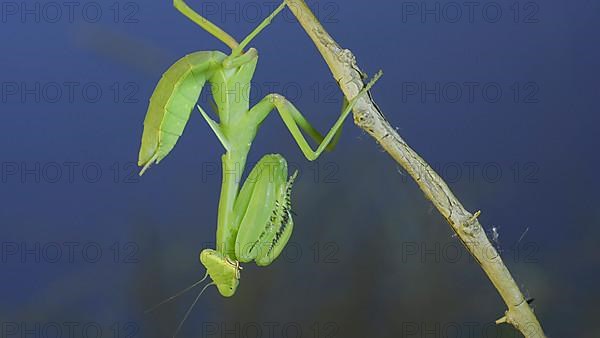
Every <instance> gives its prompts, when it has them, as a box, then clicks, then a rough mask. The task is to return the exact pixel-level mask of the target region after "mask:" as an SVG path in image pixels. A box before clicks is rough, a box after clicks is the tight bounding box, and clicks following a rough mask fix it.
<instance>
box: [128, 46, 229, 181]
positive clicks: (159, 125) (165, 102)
mask: <svg viewBox="0 0 600 338" xmlns="http://www.w3.org/2000/svg"><path fill="white" fill-rule="evenodd" d="M225 57H226V55H225V54H223V53H221V52H218V51H212V52H206V51H203V52H195V53H192V54H189V55H186V56H185V57H183V58H181V59H180V60H178V61H177V62H175V64H173V65H172V66H171V67H170V68H169V69H168V70H167V71H166V72H165V73H164V74H163V76H162V78H161V79H160V81H159V82H158V85H157V86H156V89H155V90H154V93H153V94H152V97H151V98H150V105H149V107H148V112H147V113H146V118H145V119H144V132H143V134H142V146H141V148H140V153H139V159H138V165H139V166H144V168H143V169H142V172H141V173H142V174H143V173H144V171H146V169H148V167H149V166H150V165H151V164H152V163H154V162H156V163H159V162H160V161H161V160H162V159H163V158H164V157H165V156H167V154H169V152H170V151H171V150H172V149H173V147H174V146H175V144H176V143H177V140H178V139H179V136H181V134H182V133H183V129H184V128H185V125H186V123H187V121H188V120H189V118H190V114H191V112H192V109H193V108H194V106H195V104H196V102H197V101H198V98H199V97H200V92H201V91H202V87H204V84H205V82H206V80H208V79H210V76H211V74H212V72H213V69H214V68H215V65H220V64H221V62H222V61H223V59H225Z"/></svg>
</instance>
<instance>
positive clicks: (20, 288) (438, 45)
mask: <svg viewBox="0 0 600 338" xmlns="http://www.w3.org/2000/svg"><path fill="white" fill-rule="evenodd" d="M192 3H193V6H194V7H195V8H197V9H198V10H201V9H204V11H205V12H208V13H207V16H208V17H209V18H210V19H211V20H213V21H214V22H215V23H216V24H218V25H219V26H221V27H223V29H224V30H226V31H227V32H229V33H230V34H232V35H233V36H235V37H237V38H238V39H240V40H241V38H242V37H243V36H244V35H245V34H247V33H248V32H249V31H250V30H251V29H252V28H253V27H254V26H255V25H256V24H257V23H258V22H259V21H260V19H262V18H263V17H264V16H266V15H268V13H269V12H270V10H271V9H272V8H273V6H274V5H276V4H275V3H274V2H251V1H216V2H208V1H205V2H203V3H201V2H199V1H193V2H192ZM475 3H476V4H477V6H476V7H475V8H474V11H473V12H472V13H473V14H472V15H471V16H470V15H469V12H468V7H466V6H465V5H464V3H462V2H446V1H439V2H436V1H425V2H408V1H407V2H403V1H391V0H378V1H370V2H368V1H358V0H347V1H344V2H341V1H339V2H335V1H319V2H309V4H310V5H311V7H312V8H313V9H314V10H315V11H317V15H318V17H319V18H320V19H321V20H322V22H323V24H324V25H325V27H326V28H327V29H328V31H329V32H330V34H331V35H332V36H333V37H334V38H335V39H336V40H337V41H338V42H339V43H340V44H341V45H342V46H344V47H347V48H350V49H352V50H353V52H354V53H355V54H356V55H357V58H358V63H359V65H360V66H361V67H362V68H363V70H364V71H366V72H368V73H369V74H373V73H374V72H375V71H377V70H378V69H383V70H384V72H385V75H384V77H383V78H382V79H381V80H380V81H379V82H378V83H377V85H376V87H375V88H374V89H373V95H374V98H375V100H376V101H377V103H378V104H379V106H380V107H381V109H382V110H383V112H384V113H385V114H386V117H387V118H388V120H389V121H390V123H391V124H392V125H394V126H396V127H397V128H398V131H399V133H400V134H401V135H402V136H403V137H405V138H406V139H407V141H408V142H409V144H411V145H412V146H413V147H414V148H415V149H416V150H417V151H418V152H419V153H420V154H421V155H422V156H423V157H424V158H425V159H426V160H427V161H429V162H430V163H431V164H432V165H433V166H434V168H436V169H437V170H438V172H440V173H441V174H442V176H444V177H446V178H447V179H448V181H449V184H450V186H451V188H452V189H453V191H454V192H455V194H456V195H457V196H458V197H459V199H461V201H462V202H463V204H464V205H465V207H466V208H467V209H469V210H471V211H476V210H482V212H483V213H482V215H481V217H480V220H481V222H482V224H484V225H485V226H486V231H488V232H489V233H490V236H493V234H494V230H493V229H492V228H493V227H496V232H497V233H498V234H499V237H498V238H497V241H496V242H495V244H496V245H497V247H498V248H499V249H500V250H501V252H502V255H503V257H504V259H505V262H506V263H507V265H508V266H509V268H510V269H511V271H512V272H513V274H514V277H515V279H516V280H517V283H518V284H519V285H520V286H521V287H522V290H523V291H524V292H525V293H526V295H527V296H529V297H533V298H535V302H534V303H533V305H534V308H535V311H536V314H537V315H538V318H539V319H540V321H541V323H542V325H543V326H544V328H545V330H546V331H547V334H548V336H550V337H597V336H599V335H600V331H599V329H598V325H597V323H596V320H597V319H596V318H597V315H598V310H597V300H598V299H599V297H600V293H599V291H598V288H597V287H596V286H597V283H598V281H599V280H598V273H597V271H598V268H599V267H600V255H599V254H598V249H597V245H598V235H599V234H600V230H599V228H598V225H599V220H600V214H599V212H598V209H597V204H598V189H599V188H600V185H599V182H600V181H599V180H598V178H597V174H596V168H597V167H598V164H599V163H598V157H597V149H596V148H597V143H598V142H597V139H598V136H597V132H598V122H600V121H599V118H598V103H597V98H598V95H599V94H600V85H598V80H597V79H598V74H599V73H598V71H599V70H600V65H599V62H598V60H599V59H600V49H599V47H598V46H599V42H600V41H599V35H598V31H599V30H598V29H599V28H600V20H599V16H600V4H598V3H597V2H594V1H581V0H578V1H556V0H552V1H532V2H526V1H523V2H509V1H504V0H502V1H497V2H485V1H484V2H475ZM436 5H437V6H439V7H436ZM1 6H2V7H1V8H0V16H1V17H0V39H1V43H2V53H0V79H1V80H0V82H1V84H2V88H1V89H2V91H1V94H2V97H1V98H0V110H1V112H0V128H1V130H2V132H1V133H0V144H2V145H3V146H2V147H1V148H2V150H0V154H1V159H0V161H1V162H2V167H1V174H2V175H1V187H0V191H1V192H0V205H1V208H0V216H1V218H0V220H1V223H2V226H1V227H0V241H1V243H2V247H1V253H2V256H1V257H0V258H1V260H0V269H1V270H0V271H1V277H0V278H1V281H2V284H1V285H2V287H1V288H0V299H1V300H2V301H0V323H1V324H2V326H1V327H2V337H20V335H19V334H24V332H25V331H27V330H33V331H32V332H34V333H29V334H30V336H35V337H46V336H48V337H53V335H52V334H50V333H49V332H52V329H53V328H56V327H58V328H60V329H61V330H63V335H62V337H69V336H68V335H67V333H68V330H67V327H68V326H67V325H68V324H67V323H76V324H74V326H75V327H76V329H75V331H74V332H76V335H75V336H77V337H94V336H95V335H94V330H95V329H97V328H100V329H101V330H102V334H101V336H102V337H116V336H119V337H167V336H170V335H171V334H172V332H173V331H174V328H175V327H176V326H177V323H178V321H179V320H180V319H181V318H182V316H183V314H184V312H185V310H186V309H187V307H188V306H189V303H190V302H191V299H192V298H193V297H192V295H191V294H189V295H187V296H184V297H183V298H182V299H180V300H179V301H177V302H175V303H172V304H169V305H164V306H163V307H161V308H160V309H159V310H157V311H156V312H153V313H151V314H148V315H144V314H143V311H144V309H146V308H148V307H149V306H151V305H153V304H155V303H156V302H158V301H160V300H162V299H164V298H166V297H168V296H171V295H173V294H174V293H175V292H176V291H177V290H179V289H182V288H183V287H185V286H187V285H189V284H191V283H192V282H193V281H195V280H197V279H199V278H200V277H202V276H203V275H204V270H203V268H202V266H201V265H200V264H199V262H198V253H199V252H200V250H201V249H202V248H203V247H210V246H211V242H212V241H213V240H214V231H215V224H216V208H217V201H218V192H219V187H220V173H219V172H220V154H221V153H222V151H223V150H222V147H221V146H220V144H219V143H218V141H217V139H216V137H215V136H214V135H213V134H212V132H211V131H210V130H209V128H208V127H207V125H206V124H205V122H204V121H203V120H202V119H201V118H200V116H199V114H197V113H194V114H192V118H191V120H190V123H189V124H188V127H187V128H186V131H185V133H184V135H183V137H182V138H181V139H180V142H179V143H178V145H177V147H176V149H175V150H174V151H173V152H172V153H171V155H169V157H168V158H167V159H165V161H164V162H162V163H161V164H160V165H159V166H155V167H153V168H152V169H151V170H150V171H149V172H148V173H147V174H146V175H145V176H144V177H142V178H138V177H137V169H136V167H135V165H134V164H135V161H136V160H137V151H138V147H139V142H140V137H141V132H142V121H143V118H144V114H145V111H146V108H147V100H148V98H149V97H150V95H151V93H152V90H153V88H154V86H155V85H156V82H157V81H158V79H159V78H160V75H161V73H162V72H163V71H164V70H166V69H167V68H168V67H169V65H171V64H172V63H173V62H174V61H176V60H177V59H178V58H179V57H181V56H183V55H185V54H187V53H190V52H193V51H197V50H216V49H218V50H223V51H226V50H225V46H223V44H222V43H220V42H219V41H217V40H216V39H215V38H213V37H211V36H209V35H208V34H207V33H205V32H204V31H202V30H201V29H199V28H198V27H197V26H195V25H194V24H193V23H191V22H190V21H188V20H187V19H185V18H184V17H183V16H182V15H180V14H179V13H178V12H177V11H176V10H175V9H174V8H173V7H172V5H171V3H170V2H169V1H152V2H150V1H144V2H142V1H138V2H136V1H132V2H126V1H121V2H112V1H100V2H91V1H90V2H86V1H83V2H79V3H78V5H75V7H74V8H73V12H72V16H71V15H70V13H69V12H70V10H69V8H70V7H68V6H66V5H65V4H64V3H62V2H43V1H31V2H29V1H28V2H20V1H16V2H14V1H3V2H2V5H1ZM23 6H25V7H23ZM36 6H37V7H36ZM436 8H437V9H436ZM484 8H485V10H484ZM498 8H499V9H500V10H501V13H500V12H497V11H496V10H497V9H498ZM98 9H100V10H101V12H97V10H98ZM426 9H434V12H435V11H437V15H439V16H437V17H436V14H435V13H434V14H431V13H430V12H426V11H425V10H426ZM457 9H460V10H461V11H462V15H461V16H458V12H456V10H457ZM29 10H33V12H30V11H29ZM422 12H423V13H425V14H423V15H424V16H421V14H422ZM32 13H33V14H32ZM427 13H430V14H427ZM252 45H253V46H254V47H256V48H257V49H258V50H259V53H260V61H259V65H258V69H257V72H256V75H255V78H254V81H255V84H256V87H255V88H254V89H253V90H254V91H253V94H252V103H255V102H257V101H258V100H259V99H260V98H261V97H262V96H264V95H266V93H268V92H270V91H276V92H279V93H281V94H284V95H286V96H287V97H288V98H290V99H291V100H292V101H293V102H294V103H295V104H296V106H297V107H298V108H299V109H300V110H301V111H302V112H303V113H304V114H305V115H306V116H308V118H309V120H311V121H313V122H314V124H315V125H316V126H317V127H318V128H319V129H320V130H326V128H328V126H330V125H331V124H332V122H333V121H334V120H335V118H336V116H337V114H338V112H339V109H340V108H339V107H340V105H341V95H340V94H339V90H338V89H337V88H336V87H335V85H334V82H333V80H332V78H331V76H330V74H329V71H328V69H327V67H326V65H325V64H324V62H323V61H322V59H321V58H320V55H319V54H318V53H317V52H316V49H315V48H314V46H313V45H312V43H311V42H310V40H309V39H308V38H307V36H306V35H305V33H304V32H303V31H302V29H301V28H300V26H299V25H298V24H297V22H295V21H294V20H293V16H292V15H291V13H290V12H289V10H287V9H286V10H285V12H284V14H282V15H281V16H279V17H278V18H277V19H276V20H275V21H274V22H273V24H272V25H271V26H270V27H269V28H267V29H266V30H265V31H264V32H263V33H262V34H261V35H260V36H259V37H258V38H257V39H256V40H255V41H254V42H253V44H252ZM467 83H471V85H469V84H467ZM436 86H439V87H438V88H439V89H436ZM468 86H475V90H474V94H473V96H472V97H468V92H467V90H468ZM69 88H74V89H73V95H72V96H70V95H69V94H70V93H69ZM270 88H272V89H270ZM457 88H458V89H460V90H461V91H462V96H461V97H459V98H457V97H456V93H457V92H456V89H457ZM482 88H487V89H486V91H483V90H482ZM497 88H500V90H501V96H499V97H496V96H497V95H496V92H495V91H494V90H493V89H497ZM98 89H100V90H101V93H100V94H98V93H97V90H98ZM426 89H429V90H431V89H433V93H434V94H432V92H431V91H426ZM487 90H489V91H487ZM207 93H208V92H207ZM435 93H437V94H435ZM436 95H437V96H438V97H437V98H436ZM207 98H208V95H206V94H203V96H202V98H201V104H203V105H204V106H205V107H209V106H208V104H207ZM270 152H279V153H281V154H283V155H284V156H285V157H286V158H287V159H288V161H289V162H290V163H292V164H293V165H294V166H295V167H296V168H298V169H299V171H300V174H301V175H300V178H299V180H298V182H297V184H296V186H295V189H294V196H293V203H294V210H295V212H296V213H297V216H296V217H295V222H296V227H295V231H294V234H293V237H292V239H291V245H289V246H288V247H289V251H287V253H286V255H285V257H281V258H280V259H278V260H277V261H276V262H275V263H274V264H272V265H271V266H269V267H267V268H256V267H254V266H251V265H247V266H246V268H245V269H244V271H243V272H242V279H241V284H240V288H239V290H238V293H237V294H236V295H235V297H233V298H231V299H223V298H221V297H220V296H219V295H218V293H217V292H216V291H215V290H214V289H210V290H209V291H208V292H207V293H206V294H205V296H204V297H203V298H202V299H201V300H200V302H199V304H198V305H197V307H196V308H195V309H194V311H193V312H192V315H191V317H190V319H189V320H188V322H187V323H186V325H185V326H184V329H183V331H182V332H181V334H180V336H181V337H198V336H201V337H225V336H228V337H232V336H233V337H255V336H260V337H270V336H274V337H296V336H298V335H297V334H295V332H296V331H297V330H298V329H300V330H301V333H302V334H301V336H302V337H365V336H368V337H424V336H426V334H427V332H430V333H429V334H430V336H431V335H434V336H435V337H490V336H491V337H515V336H518V335H517V334H516V333H515V331H514V330H513V329H512V328H510V327H509V326H507V325H504V326H500V327H495V326H494V325H493V324H491V323H492V322H493V321H494V320H495V319H497V318H499V317H501V316H502V313H503V311H504V310H505V307H504V304H503V303H502V300H501V299H500V297H499V296H498V294H497V293H496V291H495V290H494V289H493V287H492V286H491V284H490V283H489V281H488V280H487V278H486V277H485V275H484V274H483V272H482V271H481V269H480V268H479V267H478V266H477V264H475V263H474V262H473V260H472V259H471V258H470V257H469V256H468V254H467V253H466V252H465V250H464V249H463V248H462V247H461V246H460V244H459V242H458V241H457V239H456V238H454V237H453V236H452V232H451V230H450V228H449V226H448V225H447V224H446V223H445V221H444V220H443V218H442V217H441V216H440V215H439V214H438V213H437V211H436V210H435V209H434V208H433V207H432V205H431V203H429V202H428V201H426V200H425V198H424V197H423V194H422V193H421V192H420V191H419V189H418V188H417V187H416V185H415V184H414V183H413V182H412V181H411V179H410V178H409V177H408V176H407V175H406V174H405V173H404V172H403V171H402V170H401V169H399V168H398V166H397V165H396V164H395V162H393V161H392V160H391V159H390V158H389V156H387V154H385V153H384V152H383V151H382V150H381V149H380V147H379V146H378V145H376V144H375V143H374V142H373V140H372V139H371V138H370V137H369V136H368V135H366V134H365V133H363V132H361V131H360V130H359V129H358V128H356V127H354V126H353V125H352V123H351V122H347V123H346V127H345V130H344V134H343V138H342V139H341V141H340V143H339V145H338V148H337V149H336V151H335V152H333V153H326V154H325V155H324V156H322V157H321V158H320V159H319V160H318V161H316V162H314V163H309V162H308V161H306V159H305V158H304V157H303V156H302V154H301V152H300V151H299V149H298V147H297V146H296V145H295V143H294V142H293V140H292V138H291V137H290V135H289V132H288V131H287V130H286V129H285V127H284V125H283V123H282V122H281V120H280V119H279V117H278V116H277V114H272V116H270V117H269V118H268V119H267V120H266V122H265V123H264V125H263V127H262V129H261V130H260V132H259V135H258V136H257V139H256V141H255V143H254V145H253V148H252V152H251V155H250V161H251V162H253V161H256V160H258V159H259V158H260V157H261V156H262V155H263V154H265V153H270ZM69 168H72V171H70V169H69ZM470 168H471V169H470ZM69 248H72V250H70V249H69ZM71 326H73V325H71ZM84 328H85V330H84ZM269 328H273V330H270V329H269ZM257 329H258V330H259V331H260V332H262V334H259V335H257V334H256V330H257ZM86 330H89V331H86ZM470 330H472V331H470ZM86 332H87V333H86ZM431 332H434V333H431Z"/></svg>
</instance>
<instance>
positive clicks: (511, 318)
mask: <svg viewBox="0 0 600 338" xmlns="http://www.w3.org/2000/svg"><path fill="white" fill-rule="evenodd" d="M285 2H286V3H287V5H288V6H289V8H290V10H291V11H292V12H293V13H294V15H295V16H296V18H297V19H298V21H299V22H300V24H301V25H302V27H303V28H304V30H305V31H306V32H307V33H308V35H309V36H310V38H311V40H312V41H313V42H314V44H315V45H316V47H317V49H318V50H319V52H320V53H321V55H322V56H323V58H324V59H325V61H326V62H327V65H328V66H329V68H330V70H331V72H332V74H333V77H334V78H335V79H336V81H337V82H338V84H339V85H340V88H341V89H342V91H343V93H344V95H345V96H346V98H348V99H349V100H350V99H351V98H353V97H354V96H356V95H357V94H358V92H359V91H360V89H361V88H362V87H363V76H364V75H363V73H362V72H361V71H360V69H359V67H358V66H357V64H356V60H355V57H354V55H353V54H352V52H351V51H349V50H348V49H342V48H341V47H340V46H339V45H338V44H337V43H336V42H335V41H334V40H333V39H332V38H331V36H330V35H329V34H328V33H327V31H325V29H324V28H323V26H322V25H321V24H320V22H319V21H318V19H317V18H316V17H315V16H314V14H313V13H312V11H311V10H310V9H309V8H308V6H307V5H306V3H305V2H304V1H303V0H285ZM354 122H355V123H356V125H357V126H359V127H360V128H362V129H363V130H365V131H366V132H367V133H368V134H369V135H371V136H372V137H373V138H375V140H376V141H377V142H378V143H379V144H380V145H381V146H382V147H383V149H385V151H387V152H388V153H389V154H390V155H391V156H392V157H393V158H394V159H395V160H396V161H397V162H398V164H400V165H401V166H402V167H403V168H404V170H406V171H407V172H408V173H409V174H410V175H411V176H412V177H413V179H414V180H415V181H416V182H417V184H418V185H419V187H420V188H421V190H422V191H423V192H424V193H425V196H426V197H427V198H428V199H429V200H430V201H431V202H432V203H433V205H434V206H435V207H436V208H437V209H438V211H439V212H440V213H441V214H442V215H443V216H444V218H445V219H446V220H447V221H448V223H449V224H450V225H451V227H452V229H453V230H454V232H455V233H456V234H457V236H458V238H460V240H461V242H462V243H463V244H464V246H465V247H466V248H467V250H468V251H469V252H470V253H471V255H472V256H473V257H474V258H475V260H476V261H477V262H478V263H479V265H481V268H482V269H483V271H484V272H485V273H486V275H487V276H488V278H489V279H490V280H491V282H492V284H493V285H494V287H495V288H496V289H497V290H498V293H500V296H501V297H502V299H503V300H504V302H505V303H506V305H507V307H508V310H507V311H506V312H505V315H504V316H502V318H500V319H498V320H497V323H498V324H500V323H503V322H506V323H509V324H511V325H513V326H514V327H515V328H516V329H517V330H519V331H520V332H521V333H522V334H523V336H525V337H526V338H544V337H545V335H544V331H543V330H542V327H541V325H540V323H539V322H538V320H537V318H536V316H535V314H534V313H533V311H532V309H531V308H530V307H529V304H528V303H527V301H526V300H525V297H524V296H523V294H522V293H521V290H519V287H518V286H517V284H516V283H515V280H514V279H513V278H512V276H511V274H510V272H509V271H508V269H507V268H506V265H504V262H503V261H502V258H501V257H500V255H499V254H498V252H497V251H496V249H495V248H494V247H493V246H492V244H491V243H490V241H489V239H488V238H487V235H486V233H485V231H484V230H483V228H482V226H481V224H480V223H479V220H478V219H477V216H479V214H480V212H479V211H478V212H476V213H475V214H471V213H470V212H468V211H467V210H466V209H465V208H464V207H463V206H462V204H461V203H460V201H459V200H458V199H457V198H456V197H455V196H454V194H453V193H452V191H451V190H450V188H449V187H448V185H447V184H446V183H445V182H444V180H443V179H442V178H441V177H440V176H439V175H438V174H437V173H436V172H435V171H434V170H433V169H432V168H431V166H429V164H427V162H425V160H423V159H422V158H421V156H419V154H417V153H416V152H415V151H414V150H413V149H412V148H410V147H409V145H408V144H407V143H406V141H404V140H403V139H402V137H400V135H398V133H397V132H396V130H395V129H394V128H392V126H390V124H389V123H388V122H387V120H386V119H385V117H384V115H383V113H382V112H381V110H380V109H379V108H378V107H377V105H376V104H375V102H374V101H373V99H372V97H371V96H370V95H369V96H367V95H364V96H363V97H362V98H361V99H359V100H358V102H357V103H356V105H355V106H354Z"/></svg>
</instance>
